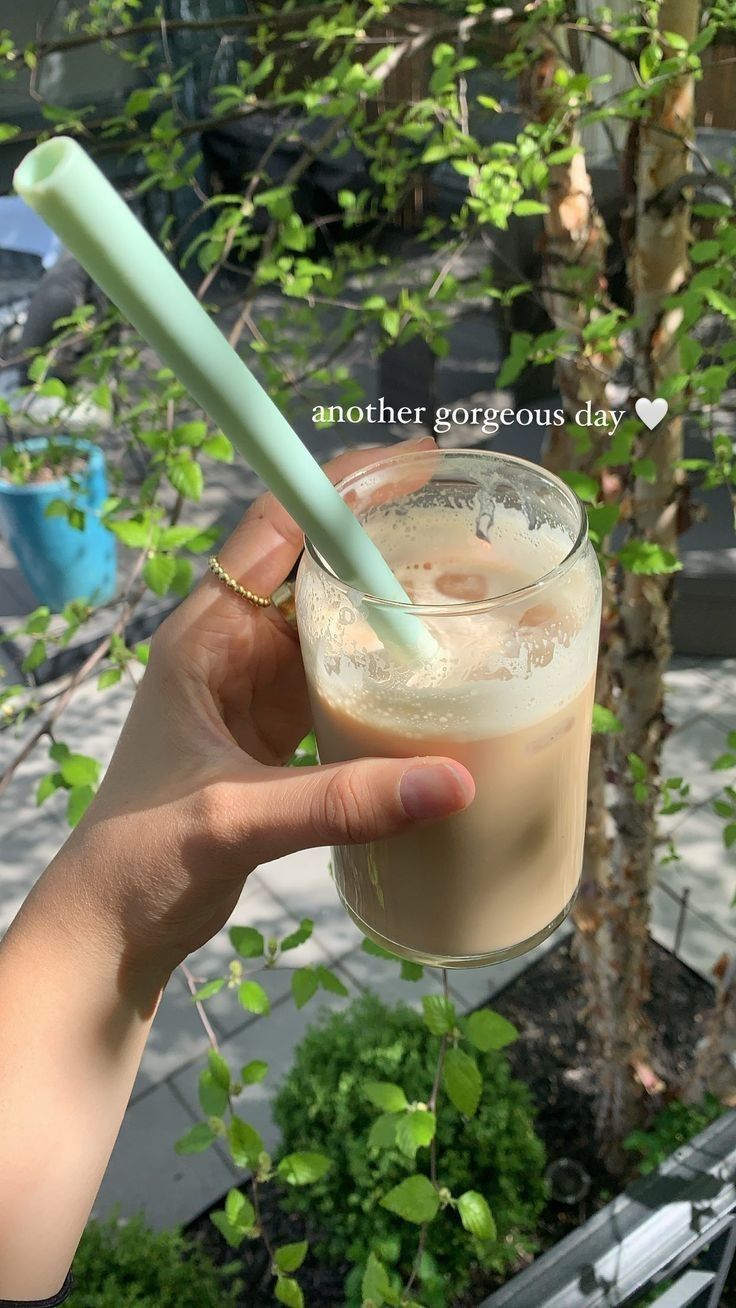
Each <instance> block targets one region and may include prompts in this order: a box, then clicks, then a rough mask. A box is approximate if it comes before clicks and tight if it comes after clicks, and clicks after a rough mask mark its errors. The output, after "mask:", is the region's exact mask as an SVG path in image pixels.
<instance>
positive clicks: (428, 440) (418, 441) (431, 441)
mask: <svg viewBox="0 0 736 1308" xmlns="http://www.w3.org/2000/svg"><path fill="white" fill-rule="evenodd" d="M404 444H405V445H411V446H412V447H413V448H414V449H427V450H428V449H429V448H430V447H431V446H436V444H437V441H436V440H435V438H434V436H417V437H415V439H414V440H411V441H404Z"/></svg>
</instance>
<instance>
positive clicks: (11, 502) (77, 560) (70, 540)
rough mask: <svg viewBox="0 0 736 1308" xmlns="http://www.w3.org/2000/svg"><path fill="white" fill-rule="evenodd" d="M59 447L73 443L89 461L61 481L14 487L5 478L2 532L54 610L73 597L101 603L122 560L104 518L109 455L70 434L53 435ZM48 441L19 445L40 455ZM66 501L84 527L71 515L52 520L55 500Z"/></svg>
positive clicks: (0, 486)
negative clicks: (49, 511) (80, 513)
mask: <svg viewBox="0 0 736 1308" xmlns="http://www.w3.org/2000/svg"><path fill="white" fill-rule="evenodd" d="M53 443H54V445H73V446H74V448H75V449H78V450H79V452H80V454H82V455H83V456H84V455H86V457H87V465H86V467H85V468H84V469H83V471H81V472H80V473H78V474H75V477H74V481H75V483H76V484H75V485H71V484H70V481H69V478H68V477H60V478H59V480H58V481H44V482H33V483H30V484H29V485H27V486H14V485H11V484H10V483H9V482H6V481H3V480H0V532H1V533H2V535H3V536H4V537H5V539H6V540H7V541H8V543H9V545H10V547H11V549H12V550H13V553H14V554H15V557H16V559H17V560H18V564H19V566H20V569H21V572H22V573H23V576H24V577H25V579H26V581H27V582H28V585H29V586H30V588H31V590H32V591H33V593H34V595H35V596H36V599H37V600H38V602H39V604H47V605H48V607H49V608H50V609H51V610H52V611H53V612H55V613H58V612H60V611H61V610H62V609H63V608H64V605H65V604H68V603H69V601H70V600H73V599H83V600H86V601H87V602H88V603H89V604H101V603H103V602H104V601H105V600H109V599H111V598H112V596H113V595H114V594H115V582H116V575H117V561H116V551H115V537H114V536H113V534H112V532H110V531H108V529H107V527H104V526H103V525H102V523H101V522H100V506H101V505H102V504H103V503H104V501H105V499H106V498H107V476H106V473H105V456H104V454H103V453H102V450H101V449H99V447H98V446H97V445H92V444H91V443H90V442H89V441H85V440H79V439H77V438H76V437H74V438H72V437H70V436H54V437H53ZM47 444H48V441H47V440H46V438H45V437H35V438H34V439H32V440H27V441H23V442H21V443H19V446H18V448H20V449H25V450H28V451H29V453H31V454H37V453H38V452H39V451H41V450H43V449H44V448H45V446H46V445H47ZM59 499H62V500H66V501H67V503H69V504H72V505H74V506H75V507H76V508H79V509H81V510H82V511H83V512H84V515H85V518H84V527H83V528H82V530H81V531H79V530H77V528H75V527H72V526H71V525H70V524H69V522H68V521H67V519H66V518H61V517H59V518H57V517H53V518H48V517H46V513H45V510H46V509H47V507H48V505H49V504H50V503H51V501H52V500H59Z"/></svg>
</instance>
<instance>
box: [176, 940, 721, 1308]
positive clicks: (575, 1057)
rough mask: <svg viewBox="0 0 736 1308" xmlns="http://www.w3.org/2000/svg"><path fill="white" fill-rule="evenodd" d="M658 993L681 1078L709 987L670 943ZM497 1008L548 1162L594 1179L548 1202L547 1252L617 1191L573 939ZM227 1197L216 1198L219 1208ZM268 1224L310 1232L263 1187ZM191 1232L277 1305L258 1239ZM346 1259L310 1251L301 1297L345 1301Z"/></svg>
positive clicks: (205, 1224)
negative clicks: (333, 1262) (512, 1038)
mask: <svg viewBox="0 0 736 1308" xmlns="http://www.w3.org/2000/svg"><path fill="white" fill-rule="evenodd" d="M650 963H651V968H652V999H651V1000H650V1002H649V1004H648V1005H647V1014H648V1016H649V1019H650V1021H651V1023H652V1028H653V1030H654V1032H655V1049H654V1052H655V1059H654V1061H655V1065H656V1070H657V1071H658V1072H659V1073H660V1075H662V1076H663V1078H664V1080H665V1081H666V1082H668V1083H670V1084H677V1082H678V1080H679V1078H680V1076H681V1074H682V1073H683V1072H684V1071H686V1069H687V1068H688V1067H689V1065H690V1062H691V1058H692V1051H693V1049H694V1047H695V1044H696V1043H697V1040H698V1038H699V1034H700V1032H701V1030H702V1024H703V1020H704V1017H705V1014H706V1013H707V1010H708V1008H709V1007H710V1005H711V1004H712V1001H713V990H712V988H711V987H710V986H709V985H708V984H707V982H705V981H704V980H703V979H702V978H701V977H699V976H697V975H696V974H695V973H694V972H692V971H691V970H690V968H688V967H686V966H685V964H684V963H681V962H679V961H678V960H677V959H675V958H674V957H673V956H672V954H670V953H668V951H667V950H665V949H662V948H661V947H660V946H659V945H656V944H655V943H654V942H651V943H650ZM492 1006H493V1008H495V1009H496V1010H497V1011H498V1012H499V1013H502V1014H503V1016H504V1017H507V1018H508V1019H509V1020H510V1021H512V1022H513V1023H514V1024H515V1025H516V1026H517V1027H518V1029H519V1032H520V1038H519V1040H518V1041H517V1042H516V1043H515V1044H514V1045H512V1046H510V1047H509V1049H508V1050H507V1054H508V1057H509V1059H510V1062H511V1064H512V1067H513V1070H514V1072H515V1074H516V1075H517V1076H518V1077H519V1079H520V1080H522V1081H524V1082H525V1083H526V1085H528V1087H529V1089H530V1091H531V1093H532V1096H533V1098H534V1102H535V1104H536V1105H537V1110H538V1112H537V1118H536V1128H537V1131H538V1133H539V1135H540V1136H541V1138H542V1139H543V1141H544V1143H545V1146H546V1149H547V1155H548V1161H549V1162H550V1163H553V1162H554V1161H555V1160H557V1159H559V1158H563V1157H564V1158H567V1159H572V1160H574V1161H575V1162H576V1163H578V1164H580V1166H581V1167H582V1168H584V1169H585V1171H586V1172H587V1174H588V1175H589V1177H590V1179H591V1186H590V1190H589V1192H588V1194H587V1197H586V1198H584V1199H583V1200H582V1201H581V1202H576V1203H575V1204H574V1205H573V1206H570V1205H568V1204H564V1203H561V1202H559V1201H555V1200H553V1199H552V1200H550V1202H549V1203H548V1204H547V1206H546V1208H545V1209H544V1211H543V1212H542V1215H541V1218H540V1222H539V1226H538V1229H537V1233H536V1234H537V1238H538V1240H539V1243H540V1246H541V1249H542V1250H544V1249H548V1248H550V1246H551V1245H553V1244H555V1243H556V1242H557V1241H558V1240H560V1239H562V1238H563V1236H565V1235H567V1234H569V1232H570V1231H571V1230H572V1229H573V1228H574V1227H576V1226H578V1225H580V1224H581V1223H582V1222H585V1221H587V1219H588V1218H589V1217H591V1216H592V1215H593V1213H595V1212H596V1211H597V1210H598V1209H599V1208H601V1207H602V1206H603V1204H605V1203H607V1202H608V1201H609V1200H610V1199H611V1198H613V1196H614V1195H615V1194H616V1193H617V1191H618V1190H619V1189H620V1188H621V1184H622V1182H621V1180H620V1179H619V1180H617V1179H613V1178H612V1177H611V1176H610V1175H609V1173H608V1172H607V1171H606V1169H605V1167H604V1166H603V1164H602V1162H601V1160H600V1158H599V1157H598V1154H597V1152H596V1149H595V1133H594V1118H593V1085H592V1076H591V1071H590V1067H589V1064H588V1058H587V1044H586V1030H585V1025H584V1023H583V1020H582V1011H583V994H582V979H581V975H580V968H579V966H578V964H577V962H576V961H575V959H574V958H573V956H572V953H571V949H570V942H569V941H567V940H566V941H563V943H562V944H561V945H560V946H558V947H557V948H556V949H554V950H551V951H550V952H549V953H548V954H546V955H545V956H544V957H543V958H541V959H540V960H539V961H538V962H536V963H534V964H533V966H531V967H530V968H528V969H527V970H526V971H525V972H523V973H522V974H521V976H519V977H517V978H516V980H515V981H512V982H511V984H510V985H509V986H507V988H506V989H505V990H504V991H502V992H501V993H500V994H498V995H496V996H495V998H494V999H493V1000H492ZM220 1206H221V1204H215V1205H213V1207H214V1208H217V1207H220ZM262 1210H263V1220H264V1225H265V1226H266V1227H267V1229H268V1231H269V1235H270V1238H271V1240H272V1242H273V1243H274V1244H275V1245H278V1244H284V1243H287V1242H290V1241H295V1240H299V1239H302V1238H304V1231H303V1225H302V1219H301V1218H300V1217H299V1216H298V1215H297V1216H287V1215H285V1214H283V1213H282V1212H281V1211H280V1210H279V1208H278V1195H277V1193H276V1192H275V1189H274V1188H273V1187H271V1188H269V1187H266V1189H265V1193H264V1195H263V1198H262ZM187 1231H188V1233H189V1234H191V1235H197V1236H199V1238H201V1239H202V1240H203V1242H204V1243H205V1245H206V1247H207V1248H208V1250H209V1251H210V1252H211V1253H212V1254H213V1255H215V1256H216V1257H217V1258H218V1259H220V1260H221V1261H222V1262H223V1263H224V1262H232V1261H233V1259H235V1258H237V1259H238V1260H239V1261H241V1262H242V1266H243V1271H242V1273H241V1275H242V1278H243V1279H244V1281H245V1283H246V1285H247V1287H248V1288H247V1289H246V1290H245V1291H244V1292H243V1297H242V1304H243V1308H246V1305H247V1308H273V1303H274V1299H273V1291H272V1288H271V1287H272V1285H273V1279H272V1277H271V1275H270V1270H269V1267H268V1260H267V1258H266V1257H265V1256H264V1250H263V1245H262V1242H261V1241H253V1242H248V1243H247V1244H245V1245H243V1246H241V1249H239V1250H237V1251H234V1250H232V1249H229V1248H228V1246H227V1245H226V1243H225V1241H224V1240H223V1239H222V1237H221V1236H220V1235H219V1233H218V1231H217V1230H216V1229H215V1227H213V1226H212V1223H211V1222H210V1221H209V1216H208V1213H204V1214H202V1215H201V1216H200V1217H198V1218H197V1219H196V1220H195V1221H194V1222H192V1223H191V1224H190V1226H189V1227H188V1228H187ZM346 1271H347V1266H346V1267H343V1268H339V1267H331V1268H328V1267H320V1266H318V1265H317V1264H316V1263H315V1260H314V1259H313V1258H312V1257H310V1256H308V1257H307V1259H306V1261H305V1263H304V1265H303V1267H302V1268H301V1269H300V1271H299V1274H298V1275H299V1281H300V1283H301V1285H302V1288H303V1290H304V1296H305V1301H306V1303H308V1304H311V1305H315V1308H316V1306H317V1305H318V1308H344V1298H343V1294H342V1285H343V1280H344V1275H345V1272H346ZM498 1284H499V1282H498V1281H494V1280H493V1279H491V1280H486V1281H485V1282H484V1283H483V1284H478V1286H477V1287H476V1288H475V1289H474V1292H473V1297H472V1300H465V1301H464V1303H463V1304H459V1303H458V1304H457V1305H456V1306H455V1308H473V1305H474V1304H477V1303H479V1302H480V1301H481V1299H482V1298H483V1297H484V1295H486V1294H490V1293H491V1291H492V1290H493V1289H495V1288H497V1286H498Z"/></svg>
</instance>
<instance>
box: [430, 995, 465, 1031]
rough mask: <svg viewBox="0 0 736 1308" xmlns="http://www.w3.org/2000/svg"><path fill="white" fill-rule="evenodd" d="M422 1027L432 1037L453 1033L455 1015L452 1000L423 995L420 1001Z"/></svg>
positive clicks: (442, 996)
mask: <svg viewBox="0 0 736 1308" xmlns="http://www.w3.org/2000/svg"><path fill="white" fill-rule="evenodd" d="M422 1008H423V1009H424V1025H425V1026H426V1027H427V1028H428V1029H429V1030H430V1031H431V1032H432V1035H449V1034H450V1032H451V1031H454V1029H455V1025H456V1023H457V1014H456V1012H455V1005H454V1004H453V1003H452V1000H450V999H446V998H445V996H444V995H425V996H424V997H423V999H422Z"/></svg>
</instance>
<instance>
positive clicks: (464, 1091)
mask: <svg viewBox="0 0 736 1308" xmlns="http://www.w3.org/2000/svg"><path fill="white" fill-rule="evenodd" d="M442 1080H443V1082H444V1086H445V1090H446V1091H447V1094H448V1096H449V1098H450V1101H451V1102H452V1103H453V1104H454V1105H455V1107H456V1108H457V1110H458V1112H461V1113H464V1114H465V1116H466V1117H472V1116H473V1114H474V1113H475V1111H476V1109H477V1107H478V1104H479V1103H480V1096H481V1091H482V1089H483V1081H482V1079H481V1075H480V1072H479V1070H478V1064H477V1063H476V1061H475V1059H474V1058H471V1056H470V1054H466V1053H465V1050H464V1049H448V1051H447V1053H446V1055H445V1063H444V1068H443V1073H442Z"/></svg>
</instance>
